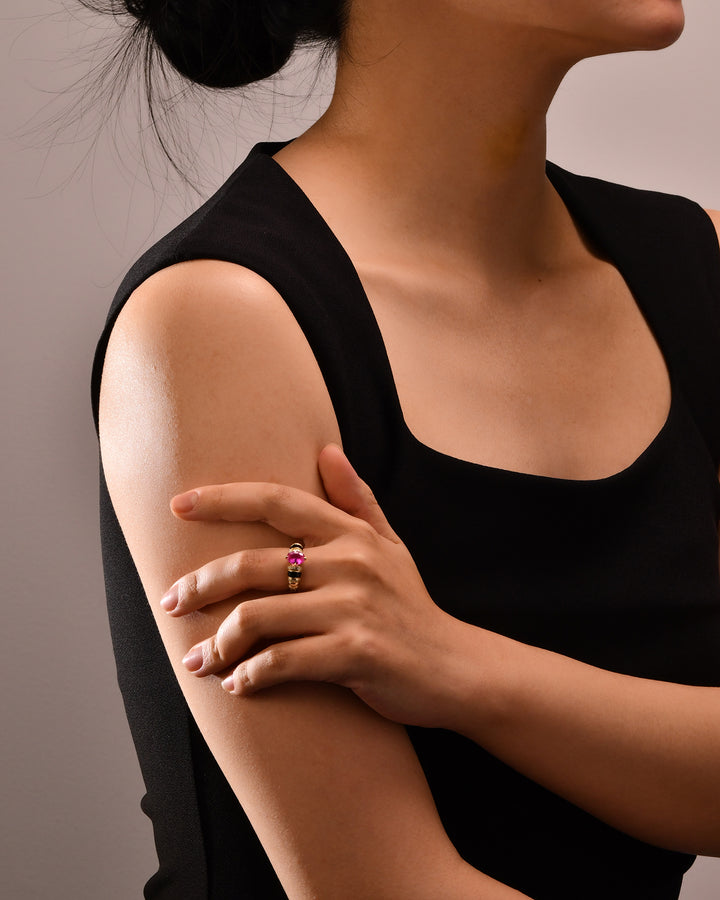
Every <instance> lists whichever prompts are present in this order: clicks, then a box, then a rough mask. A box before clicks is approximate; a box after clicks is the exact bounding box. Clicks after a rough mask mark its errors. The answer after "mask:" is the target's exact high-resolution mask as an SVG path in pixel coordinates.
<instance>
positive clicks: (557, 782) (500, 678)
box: [452, 626, 720, 855]
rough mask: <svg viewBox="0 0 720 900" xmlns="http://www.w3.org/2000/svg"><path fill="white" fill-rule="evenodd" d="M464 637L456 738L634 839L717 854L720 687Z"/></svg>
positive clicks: (469, 633)
mask: <svg viewBox="0 0 720 900" xmlns="http://www.w3.org/2000/svg"><path fill="white" fill-rule="evenodd" d="M463 634H464V637H463V639H462V646H461V647H460V648H459V653H458V657H457V663H458V665H457V668H456V670H455V672H454V675H453V678H455V679H456V684H455V689H454V694H455V696H456V697H458V698H460V699H459V700H458V701H457V702H455V703H454V708H453V710H452V715H453V716H454V721H453V726H452V727H453V728H454V730H456V731H459V732H461V733H463V734H465V735H466V736H468V737H470V738H471V739H472V740H474V741H476V742H477V743H478V744H481V745H482V746H483V747H485V748H486V749H487V750H489V751H490V752H491V753H493V754H494V755H496V756H498V757H499V758H500V759H502V760H503V761H504V762H506V763H508V764H509V765H510V766H512V767H513V768H515V769H517V770H519V771H520V772H522V773H523V774H524V775H527V776H528V777H530V778H532V779H533V780H534V781H537V782H538V783H540V784H542V785H543V786H545V787H547V788H549V789H550V790H552V791H554V792H555V793H557V794H559V795H561V796H563V797H565V798H566V799H568V800H570V801H571V802H572V803H575V804H576V805H578V806H580V807H582V808H583V809H585V810H587V811H588V812H590V813H592V814H593V815H595V816H597V817H598V818H600V819H602V820H603V821H605V822H607V823H609V824H611V825H613V826H614V827H616V828H619V829H620V830H622V831H625V832H626V833H628V834H631V835H633V836H635V837H638V838H640V839H642V840H645V841H648V842H650V843H653V844H657V845H659V846H663V847H668V848H672V849H677V850H685V851H688V852H695V853H702V854H706V855H720V689H715V688H707V687H688V686H684V685H677V684H668V683H665V682H658V681H650V680H646V679H642V678H633V677H630V676H625V675H618V674H615V673H611V672H607V671H604V670H602V669H598V668H595V667H593V666H589V665H585V664H583V663H580V662H578V661H576V660H573V659H569V658H567V657H564V656H560V655H559V654H556V653H550V652H547V651H544V650H540V649H537V648H534V647H528V646H526V645H523V644H519V643H517V642H515V641H512V640H509V639H507V638H503V637H501V636H498V635H494V634H489V633H488V632H485V631H482V630H481V629H475V628H472V627H471V626H467V628H466V630H465V631H464V633H463Z"/></svg>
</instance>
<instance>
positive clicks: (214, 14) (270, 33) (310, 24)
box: [68, 0, 351, 184]
mask: <svg viewBox="0 0 720 900" xmlns="http://www.w3.org/2000/svg"><path fill="white" fill-rule="evenodd" d="M77 2H78V3H80V4H81V5H82V6H83V7H85V8H86V9H88V10H92V11H94V12H99V13H106V14H108V15H110V16H112V17H113V18H114V19H116V20H118V21H119V23H120V24H124V27H123V29H122V32H121V33H120V34H119V36H118V43H116V44H115V45H114V47H107V48H106V49H107V50H108V52H107V53H104V54H103V56H102V60H101V62H100V63H98V64H96V65H94V66H93V68H92V70H91V71H90V72H89V73H88V77H87V78H86V79H81V80H80V81H79V82H78V83H77V85H76V87H77V88H78V89H81V90H79V95H80V98H79V101H78V103H77V104H76V105H75V106H73V107H72V108H71V109H70V110H68V112H69V114H70V115H69V118H68V123H70V122H72V121H74V120H75V119H76V118H78V117H82V116H84V112H85V110H86V109H87V107H88V106H92V105H93V104H96V105H97V106H98V108H99V107H100V106H104V107H105V108H106V109H107V110H108V112H109V113H110V114H111V113H112V112H113V111H114V110H115V109H116V107H117V103H118V102H119V100H120V97H121V95H122V94H123V93H124V90H125V88H126V87H127V86H128V85H131V86H132V85H135V84H137V83H138V82H137V81H136V79H135V77H134V73H135V72H137V67H138V66H139V67H141V69H142V80H143V82H144V90H145V95H146V98H147V110H148V113H149V117H150V124H151V128H152V130H153V132H154V133H155V136H156V138H157V140H158V143H159V145H160V147H161V149H162V152H163V154H164V155H165V157H166V158H167V159H168V160H169V162H170V163H171V165H172V166H173V168H174V169H175V170H176V171H177V172H178V174H179V175H180V176H181V177H182V179H183V180H184V181H186V182H187V183H188V184H189V183H190V182H189V180H188V178H187V175H186V172H185V171H184V166H182V165H181V164H179V162H178V159H179V158H180V159H182V157H183V156H184V148H183V146H182V143H181V142H180V141H179V140H178V136H177V134H175V133H174V128H173V120H174V116H175V112H176V103H177V99H178V97H179V96H183V95H184V92H183V91H178V90H177V87H176V86H175V87H174V86H173V85H172V78H171V77H170V76H171V75H172V72H175V73H180V75H181V76H183V80H184V84H185V86H186V88H187V91H190V92H191V91H192V90H193V89H194V88H196V87H197V86H204V87H208V88H216V89H226V88H241V87H245V86H247V85H250V84H253V83H254V82H257V81H262V80H263V79H265V78H268V77H270V76H271V75H274V74H276V73H277V72H279V71H280V69H282V67H283V66H284V65H285V63H287V62H288V60H289V59H290V57H291V55H292V53H293V50H294V49H295V48H296V47H299V46H301V45H308V46H315V47H319V48H320V50H321V56H320V59H321V61H322V62H325V61H326V60H327V59H328V58H329V57H331V56H333V55H334V54H335V53H336V52H337V51H339V50H340V49H341V47H342V38H343V34H344V32H345V29H346V27H347V23H348V17H349V8H350V3H351V0H77ZM123 18H124V19H125V22H124V23H123V22H122V20H123ZM168 63H169V64H170V65H167V64H168ZM88 99H90V103H88V102H87V100H88ZM78 113H79V115H78Z"/></svg>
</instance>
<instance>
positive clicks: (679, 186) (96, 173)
mask: <svg viewBox="0 0 720 900" xmlns="http://www.w3.org/2000/svg"><path fill="white" fill-rule="evenodd" d="M686 9H687V12H688V27H687V31H686V34H685V36H684V37H683V39H682V41H681V42H680V43H679V44H678V45H676V46H675V47H673V48H671V49H669V50H667V51H664V52H662V53H657V54H630V55H626V56H620V57H616V58H614V59H604V60H593V61H591V62H588V63H585V64H583V65H581V66H579V67H578V68H577V69H576V70H575V71H574V72H573V73H571V77H570V78H569V79H568V80H567V82H566V84H565V85H564V87H563V89H562V91H561V93H560V96H559V97H558V100H557V103H556V105H555V107H554V109H553V112H552V119H551V144H550V152H549V155H550V156H551V158H553V159H555V160H556V161H557V162H559V163H561V164H564V165H566V166H567V167H569V168H572V169H575V170H576V171H581V172H587V173H590V174H597V175H601V176H604V177H608V178H610V179H614V180H618V181H623V182H627V183H632V184H636V185H639V186H647V187H655V188H659V189H663V190H668V191H674V192H678V193H683V194H686V195H689V196H691V197H693V198H695V199H697V200H698V201H700V202H701V203H703V204H704V205H705V206H713V207H716V208H720V170H719V169H718V160H719V159H720V100H719V98H718V91H719V89H720V74H719V73H718V71H717V63H716V60H717V58H718V46H719V45H720V9H718V6H717V5H716V4H714V3H713V2H712V0H686ZM104 28H105V26H104V25H103V26H102V27H100V26H99V24H98V23H97V22H96V26H95V28H94V29H93V30H89V29H88V25H87V18H83V17H82V16H81V17H79V18H77V17H73V18H71V17H70V16H69V15H68V14H67V13H66V12H63V10H62V5H61V4H60V2H59V0H57V2H55V0H1V5H0V42H1V51H0V67H1V68H0V129H1V130H0V137H1V138H2V142H1V143H0V159H1V162H2V165H1V166H0V178H1V179H2V194H1V195H0V196H2V204H3V215H2V229H3V233H2V241H1V242H0V247H1V250H0V253H1V257H0V263H1V265H2V281H1V283H2V287H3V292H4V298H3V319H2V329H1V330H0V341H1V342H2V346H1V348H0V365H2V379H1V383H2V420H1V421H2V441H3V448H2V459H3V472H2V480H3V484H2V491H3V503H2V520H1V521H2V530H3V534H2V540H1V541H0V548H2V549H1V550H0V553H1V554H2V565H3V569H2V586H3V627H2V649H1V652H0V665H1V666H2V678H1V682H0V683H2V687H3V709H2V723H3V741H2V754H3V758H2V770H1V771H2V773H3V784H2V813H3V814H2V816H1V817H0V827H1V828H2V841H1V845H2V854H3V858H2V859H1V860H0V872H1V873H2V876H0V877H1V879H2V880H1V883H2V888H0V892H1V893H2V895H3V896H4V897H8V898H13V900H15V898H23V900H25V898H28V900H29V898H59V900H66V898H67V900H71V898H72V900H83V898H97V897H103V898H104V900H127V898H134V897H140V895H141V886H142V884H143V883H144V881H145V879H146V878H147V877H148V876H149V875H150V874H151V873H152V872H153V871H154V866H155V858H154V850H153V845H152V836H151V830H150V827H149V825H148V823H147V821H146V819H145V817H144V816H143V815H142V813H141V812H140V809H139V806H138V803H139V798H140V796H141V794H142V791H143V788H142V783H141V779H140V775H139V770H138V766H137V762H136V760H135V757H134V752H133V748H132V744H131V741H130V737H129V734H128V731H127V726H126V724H125V720H124V716H123V709H122V704H121V700H120V695H119V692H118V689H117V686H116V683H115V673H114V667H113V661H112V654H111V648H110V640H109V634H108V628H107V624H106V619H105V610H104V595H103V583H102V573H101V567H100V553H99V542H98V534H97V513H96V478H97V462H96V444H95V436H94V432H93V429H92V424H91V415H90V403H89V374H90V363H91V356H92V351H93V349H94V345H95V341H96V339H97V336H98V334H99V332H100V330H101V327H102V322H103V318H104V315H105V312H106V309H107V306H108V304H109V302H110V299H111V297H112V294H113V292H114V289H115V287H116V285H117V283H118V282H119V280H120V278H121V276H122V275H123V273H124V271H125V270H126V268H127V267H128V265H129V264H130V262H131V261H132V260H133V259H134V258H135V257H136V256H137V255H138V254H139V252H140V251H141V250H142V249H143V248H144V247H145V246H147V245H148V244H149V243H150V242H151V241H152V240H153V239H154V238H155V237H157V236H159V235H160V234H161V233H162V232H164V231H165V230H167V229H168V228H169V227H170V226H171V225H172V224H174V223H175V222H176V221H178V220H179V219H180V218H181V217H183V216H184V215H185V214H186V212H188V211H189V210H190V209H191V208H192V207H193V205H194V204H196V203H197V202H198V201H197V197H194V196H193V195H192V194H191V193H189V192H187V191H185V190H183V189H182V188H181V187H178V185H177V182H174V183H173V182H168V181H166V180H165V179H164V177H163V172H162V168H161V167H160V166H158V164H157V163H156V162H154V161H153V160H152V159H151V160H150V165H151V168H152V169H153V170H154V171H155V173H156V174H155V176H154V188H153V186H151V185H150V184H149V181H148V177H147V175H146V173H145V171H144V168H143V163H142V160H141V159H140V154H139V151H138V140H137V136H136V133H137V127H136V124H135V122H136V118H135V110H134V107H133V100H132V98H130V100H129V101H128V103H127V104H126V105H125V107H124V108H123V110H121V119H120V122H121V125H120V126H116V127H115V129H114V134H106V135H105V137H103V138H101V139H100V141H99V142H98V148H97V153H96V154H95V155H94V156H93V155H92V154H91V153H90V151H91V149H92V147H91V141H90V139H89V138H88V135H91V134H92V132H93V129H94V127H95V122H94V119H93V116H95V118H97V117H98V116H99V117H100V118H102V117H103V115H104V114H103V112H102V111H101V107H97V106H92V105H91V104H90V105H89V104H87V103H86V104H85V105H86V106H88V107H89V109H90V110H93V109H94V110H95V112H94V113H93V112H92V111H91V112H90V113H88V115H87V116H86V118H85V120H84V124H82V123H81V124H80V125H79V126H78V127H77V128H69V129H66V131H65V132H64V133H62V134H57V135H53V131H52V128H51V126H50V124H49V122H48V120H49V119H50V118H51V117H52V115H53V113H54V112H57V111H58V110H59V109H61V108H62V106H63V104H67V102H68V98H72V97H73V96H75V95H73V93H72V92H70V93H67V92H66V93H64V94H63V92H62V89H64V88H67V86H68V85H70V84H71V83H72V81H73V80H74V79H75V78H77V77H78V75H79V74H81V73H82V72H83V71H86V70H87V66H88V51H87V50H83V47H85V48H87V46H88V45H92V44H93V43H94V42H95V41H97V40H98V39H99V38H100V37H101V36H102V34H103V33H104V30H103V29H104ZM96 29H99V30H96ZM102 58H103V54H102V51H101V52H100V54H99V55H98V54H96V56H95V62H98V61H101V60H102ZM313 71H314V70H313V67H312V60H311V59H310V60H308V59H307V58H304V57H303V58H299V59H298V63H297V65H294V66H293V67H292V69H291V72H290V74H289V75H288V76H287V77H286V78H284V79H282V80H281V81H280V82H279V84H278V85H277V90H276V93H275V94H274V96H273V95H271V93H270V91H269V90H268V89H264V88H263V89H260V90H259V91H256V92H254V94H253V98H252V99H251V100H246V101H244V102H243V103H240V102H239V100H238V99H237V98H225V99H224V100H222V101H214V100H213V101H211V100H207V99H206V100H205V101H203V102H202V103H201V104H200V105H201V106H204V113H205V116H206V118H207V124H206V126H205V127H204V128H203V118H202V116H201V115H200V112H199V109H200V107H199V106H198V104H197V103H195V104H193V103H192V102H188V103H187V104H184V103H183V104H181V105H180V108H179V109H180V114H181V116H184V117H185V119H186V121H187V122H188V123H189V128H190V130H191V131H192V132H193V134H194V135H195V138H196V140H197V141H198V144H200V145H201V146H202V153H201V154H200V155H199V156H198V158H197V159H194V160H192V161H191V171H192V173H193V174H194V175H196V176H197V177H198V178H199V181H200V183H201V187H202V190H203V191H204V193H208V192H209V191H210V190H211V188H212V187H213V186H214V185H217V184H219V183H220V182H221V181H222V179H223V178H224V177H225V176H226V175H227V174H228V173H229V172H230V171H231V170H232V168H233V167H234V165H235V164H237V162H239V161H240V160H241V159H242V158H243V157H244V155H245V153H246V151H247V149H248V148H249V146H250V145H251V144H253V143H255V142H256V141H258V140H266V139H269V138H277V139H281V138H284V137H291V136H293V135H294V134H296V133H299V132H300V131H301V130H302V129H303V127H304V125H307V124H309V122H311V121H312V120H313V118H315V117H316V116H317V114H318V112H319V110H320V108H321V107H322V106H323V104H324V103H325V102H326V101H327V99H328V97H329V95H328V93H327V91H328V85H329V80H328V79H327V78H325V80H324V81H322V80H321V81H320V82H319V83H318V84H317V85H316V86H315V91H314V93H313V94H312V95H310V96H308V92H309V91H310V89H311V88H312V81H313ZM63 98H64V99H63ZM122 123H124V126H123V124H122ZM33 125H36V126H38V127H39V130H36V131H33ZM217 135H219V137H214V136H217ZM33 144H39V146H36V147H34V146H33ZM49 144H50V145H52V146H51V147H50V149H48V145H49ZM115 148H116V149H115ZM710 898H713V900H715V898H720V860H702V861H700V862H699V863H698V864H697V866H696V867H695V868H694V869H693V871H692V873H691V874H690V875H689V876H688V878H687V879H686V885H685V888H684V891H683V900H710ZM578 900H581V898H578ZM609 900H610V898H609Z"/></svg>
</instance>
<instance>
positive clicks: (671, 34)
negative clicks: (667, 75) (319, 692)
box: [636, 0, 685, 50]
mask: <svg viewBox="0 0 720 900" xmlns="http://www.w3.org/2000/svg"><path fill="white" fill-rule="evenodd" d="M657 6H658V12H657V15H656V16H655V18H654V19H651V20H650V21H649V22H648V27H647V34H646V35H645V41H644V42H641V45H640V46H639V47H637V48H636V49H638V50H662V49H664V48H665V47H669V46H671V44H674V43H675V41H676V40H677V39H678V38H679V37H680V35H681V34H682V33H683V29H684V28H685V13H684V11H683V7H682V3H681V2H680V0H663V2H658V3H657Z"/></svg>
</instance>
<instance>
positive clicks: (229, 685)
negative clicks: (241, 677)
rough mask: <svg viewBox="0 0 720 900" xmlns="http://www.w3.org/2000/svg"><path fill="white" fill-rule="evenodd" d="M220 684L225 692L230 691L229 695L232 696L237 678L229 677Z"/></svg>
mask: <svg viewBox="0 0 720 900" xmlns="http://www.w3.org/2000/svg"><path fill="white" fill-rule="evenodd" d="M220 684H221V687H222V689H223V690H224V691H228V693H230V694H232V692H233V691H234V690H235V677H234V676H233V675H228V677H227V678H223V680H222V681H221V683H220Z"/></svg>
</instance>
